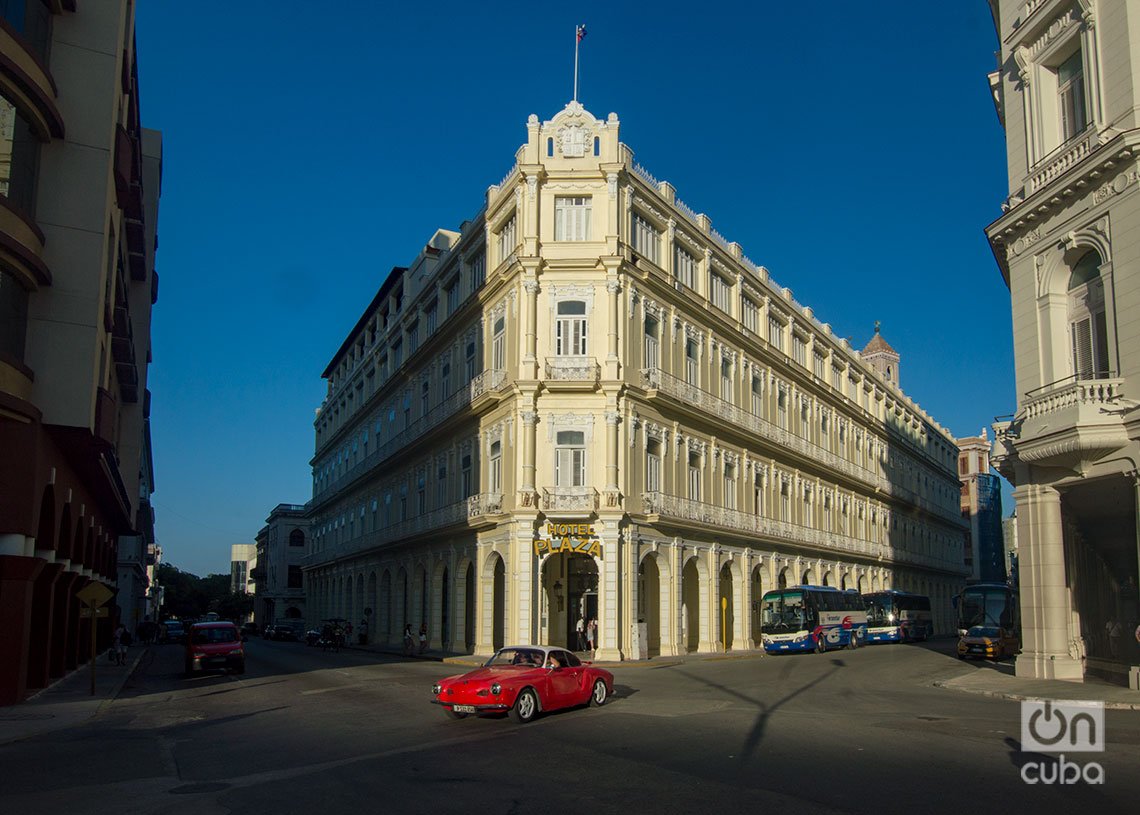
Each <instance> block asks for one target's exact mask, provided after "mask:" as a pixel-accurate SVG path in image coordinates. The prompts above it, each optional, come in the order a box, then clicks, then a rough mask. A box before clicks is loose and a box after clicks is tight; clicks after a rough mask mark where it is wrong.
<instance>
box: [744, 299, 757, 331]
mask: <svg viewBox="0 0 1140 815" xmlns="http://www.w3.org/2000/svg"><path fill="white" fill-rule="evenodd" d="M743 302H744V306H743V310H744V327H745V328H747V329H748V330H749V331H751V332H752V333H753V334H755V333H757V331H759V328H758V326H759V325H760V307H759V306H757V305H756V303H754V302H753V301H752V300H749V299H748V298H747V297H745V298H744V301H743Z"/></svg>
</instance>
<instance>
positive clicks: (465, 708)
mask: <svg viewBox="0 0 1140 815" xmlns="http://www.w3.org/2000/svg"><path fill="white" fill-rule="evenodd" d="M451 709H452V710H454V711H455V712H456V713H474V712H475V705H452V706H451Z"/></svg>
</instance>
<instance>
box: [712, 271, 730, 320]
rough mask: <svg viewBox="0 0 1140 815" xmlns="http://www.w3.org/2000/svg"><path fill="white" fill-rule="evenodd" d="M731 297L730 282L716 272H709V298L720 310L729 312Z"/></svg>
mask: <svg viewBox="0 0 1140 815" xmlns="http://www.w3.org/2000/svg"><path fill="white" fill-rule="evenodd" d="M731 297H732V284H731V283H729V282H728V281H727V280H725V279H724V278H723V277H721V276H720V275H719V274H717V273H716V272H712V271H710V272H709V299H710V300H712V304H713V305H714V306H716V307H717V308H719V309H720V310H721V311H724V312H730V311H731V310H732V305H731V302H732V301H731Z"/></svg>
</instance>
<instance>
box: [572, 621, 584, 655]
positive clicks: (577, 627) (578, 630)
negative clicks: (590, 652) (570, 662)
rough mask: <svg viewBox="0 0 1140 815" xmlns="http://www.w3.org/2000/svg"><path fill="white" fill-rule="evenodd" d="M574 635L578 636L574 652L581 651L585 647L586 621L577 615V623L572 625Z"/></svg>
mask: <svg viewBox="0 0 1140 815" xmlns="http://www.w3.org/2000/svg"><path fill="white" fill-rule="evenodd" d="M574 633H575V634H577V635H578V642H577V644H576V645H575V646H574V650H575V651H581V650H583V649H584V648H585V647H586V620H585V619H584V618H583V617H582V616H581V615H579V616H578V622H576V623H575V624H574Z"/></svg>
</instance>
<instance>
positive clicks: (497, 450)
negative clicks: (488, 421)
mask: <svg viewBox="0 0 1140 815" xmlns="http://www.w3.org/2000/svg"><path fill="white" fill-rule="evenodd" d="M489 464H490V469H489V470H488V472H489V474H490V484H489V486H490V489H491V492H493V493H495V494H498V493H500V492H502V491H503V443H502V442H500V441H495V442H492V443H491V457H490V461H489Z"/></svg>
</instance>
